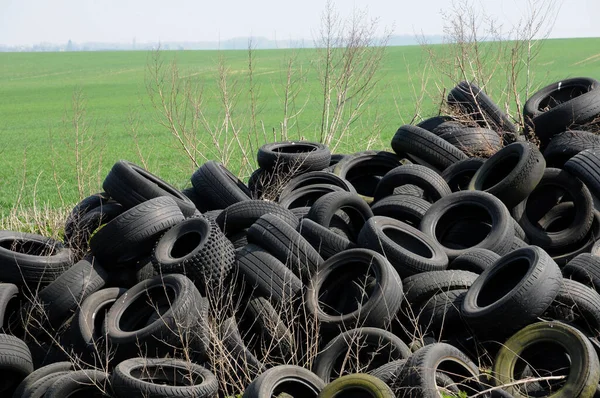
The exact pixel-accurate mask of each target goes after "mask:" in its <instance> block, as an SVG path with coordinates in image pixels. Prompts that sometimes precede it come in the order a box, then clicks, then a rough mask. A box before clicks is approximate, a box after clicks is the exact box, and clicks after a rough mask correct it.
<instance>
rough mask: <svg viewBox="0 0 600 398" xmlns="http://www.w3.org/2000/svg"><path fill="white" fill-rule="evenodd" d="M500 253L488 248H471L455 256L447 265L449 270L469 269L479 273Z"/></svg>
mask: <svg viewBox="0 0 600 398" xmlns="http://www.w3.org/2000/svg"><path fill="white" fill-rule="evenodd" d="M498 259H500V255H498V254H496V253H494V252H493V251H491V250H488V249H472V250H469V251H468V252H466V253H464V254H461V255H460V256H458V257H456V258H455V259H454V260H453V261H452V262H451V263H450V265H449V266H448V269H449V270H463V271H470V272H474V273H476V274H481V273H483V271H485V270H486V269H488V268H490V267H491V266H492V265H493V264H494V263H495V262H496V261H498Z"/></svg>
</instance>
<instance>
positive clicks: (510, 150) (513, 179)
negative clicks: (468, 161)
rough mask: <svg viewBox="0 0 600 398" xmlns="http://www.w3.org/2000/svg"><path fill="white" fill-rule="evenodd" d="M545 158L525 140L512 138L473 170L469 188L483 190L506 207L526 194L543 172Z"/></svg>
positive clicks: (519, 200)
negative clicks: (516, 140)
mask: <svg viewBox="0 0 600 398" xmlns="http://www.w3.org/2000/svg"><path fill="white" fill-rule="evenodd" d="M545 167H546V161H545V160H544V157H543V156H542V153H541V152H540V151H539V150H538V149H537V148H536V147H535V146H534V145H533V144H530V143H528V142H515V143H512V144H510V145H507V146H505V147H504V148H502V149H501V150H499V151H498V152H496V153H495V154H494V155H493V156H492V157H491V158H489V159H488V160H486V161H485V163H484V164H483V165H482V166H481V167H480V168H479V170H477V172H475V175H473V179H472V180H471V183H470V184H469V189H470V190H477V191H485V192H488V193H491V194H492V195H494V196H496V197H497V198H498V199H500V200H501V201H502V202H503V203H504V204H505V205H506V207H508V208H509V209H510V208H512V207H514V206H516V205H517V204H519V203H520V202H521V201H523V200H524V199H525V198H527V197H528V196H529V194H530V193H531V192H533V190H534V189H535V187H536V186H537V184H538V183H539V182H540V180H541V179H542V177H543V175H544V169H545Z"/></svg>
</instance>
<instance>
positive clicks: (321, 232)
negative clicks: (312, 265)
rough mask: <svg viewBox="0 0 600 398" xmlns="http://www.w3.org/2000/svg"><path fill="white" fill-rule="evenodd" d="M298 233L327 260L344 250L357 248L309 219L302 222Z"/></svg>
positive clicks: (347, 240)
mask: <svg viewBox="0 0 600 398" xmlns="http://www.w3.org/2000/svg"><path fill="white" fill-rule="evenodd" d="M298 231H299V232H300V235H302V236H303V237H304V239H306V241H307V242H308V243H310V244H311V246H312V247H313V248H314V249H315V250H316V251H317V253H319V255H320V256H321V257H322V258H323V259H325V260H327V259H328V258H330V257H332V256H334V255H336V254H337V253H340V252H342V251H344V250H348V249H352V248H354V247H356V245H355V244H354V243H353V242H351V241H350V240H349V239H347V238H345V237H343V236H341V235H339V234H336V233H335V232H333V231H331V230H329V229H328V228H325V227H324V226H322V225H320V224H317V223H316V222H314V221H313V220H311V219H308V218H305V219H303V220H302V221H301V222H300V225H299V226H298Z"/></svg>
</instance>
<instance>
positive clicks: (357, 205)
mask: <svg viewBox="0 0 600 398" xmlns="http://www.w3.org/2000/svg"><path fill="white" fill-rule="evenodd" d="M340 210H341V211H343V212H344V213H346V214H347V215H348V217H349V219H350V223H351V225H352V227H353V229H354V230H356V231H360V229H361V228H362V227H363V225H365V223H366V222H367V220H368V219H369V218H371V217H373V211H372V210H371V208H370V207H369V205H367V203H365V201H364V200H362V199H361V198H360V197H359V196H358V195H357V194H354V193H350V192H332V193H329V194H327V195H324V196H322V197H320V198H319V199H317V201H316V202H315V203H313V205H312V206H311V208H310V211H309V212H308V218H310V219H311V220H313V221H314V222H316V223H317V224H319V225H322V226H324V227H326V228H329V227H330V226H331V222H332V220H333V218H334V216H335V214H336V212H337V211H340ZM351 238H352V239H351V240H352V241H356V238H357V236H352V237H351Z"/></svg>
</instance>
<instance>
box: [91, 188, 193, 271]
mask: <svg viewBox="0 0 600 398" xmlns="http://www.w3.org/2000/svg"><path fill="white" fill-rule="evenodd" d="M183 220H184V216H183V214H182V213H181V210H180V209H179V207H178V206H177V203H175V201H174V200H173V199H172V198H169V197H166V196H160V197H158V198H154V199H150V200H148V201H146V202H143V203H141V204H139V205H137V206H135V207H133V208H131V209H129V210H127V211H125V212H124V213H122V214H121V215H119V216H118V217H116V218H115V219H113V220H112V221H111V222H109V223H108V224H106V225H105V226H104V227H103V228H101V229H100V230H99V231H98V232H96V234H95V235H94V236H92V238H91V239H90V248H91V250H92V253H93V254H94V255H95V256H96V257H98V259H99V260H100V261H102V262H103V263H104V264H105V266H108V265H110V264H116V263H119V262H127V261H131V260H134V259H136V258H138V257H141V256H142V255H143V254H146V253H150V251H151V250H152V246H153V245H154V243H155V242H156V240H157V239H158V237H159V235H160V234H161V233H162V232H163V231H165V230H166V229H168V228H170V227H172V226H173V225H175V224H177V223H179V222H181V221H183ZM108 268H109V269H110V267H108Z"/></svg>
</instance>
